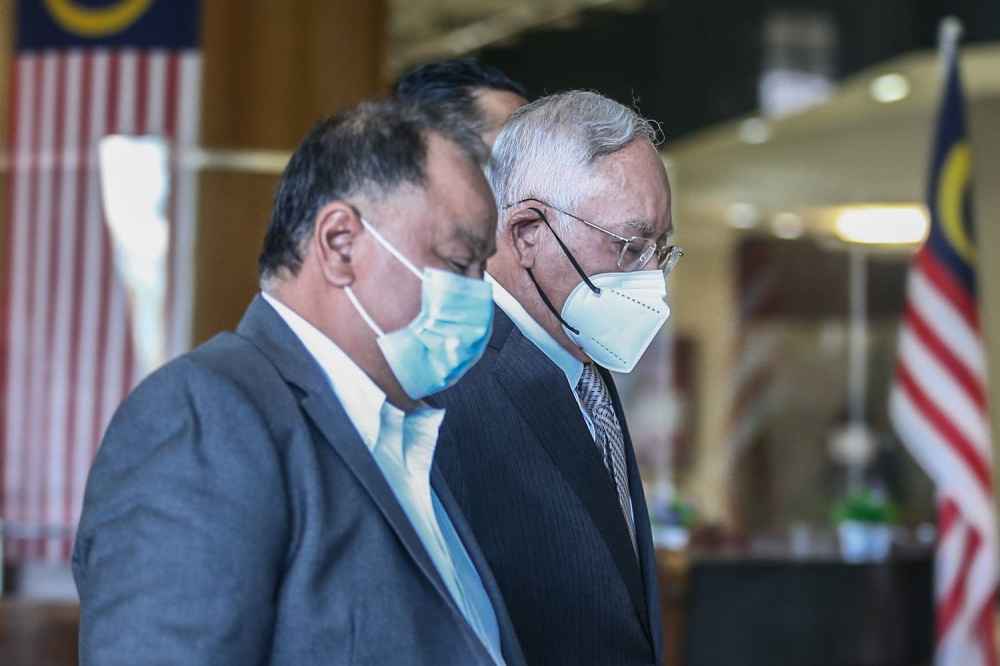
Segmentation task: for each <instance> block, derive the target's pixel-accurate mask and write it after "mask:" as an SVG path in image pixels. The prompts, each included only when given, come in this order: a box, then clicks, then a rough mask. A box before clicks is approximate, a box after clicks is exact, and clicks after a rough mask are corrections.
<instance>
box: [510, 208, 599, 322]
mask: <svg viewBox="0 0 1000 666" xmlns="http://www.w3.org/2000/svg"><path fill="white" fill-rule="evenodd" d="M528 210H530V211H534V212H535V213H537V214H538V217H539V218H540V219H541V220H542V222H544V223H545V226H547V227H548V228H549V231H551V232H552V235H553V236H555V239H556V242H557V243H559V247H561V248H562V251H563V253H564V254H565V255H566V256H567V257H568V258H569V260H570V262H571V263H572V264H573V268H575V269H576V272H577V273H579V274H580V276H581V277H582V278H583V280H584V282H586V283H587V286H588V287H590V288H591V289H593V290H594V293H595V294H598V295H599V294H600V293H601V290H600V289H598V288H597V287H595V286H594V285H593V283H592V282H591V281H590V278H588V277H587V274H586V273H584V272H583V270H582V269H581V268H580V265H579V264H578V263H576V259H574V258H573V255H572V253H570V251H569V248H567V247H566V246H565V245H563V242H562V241H561V240H560V239H559V236H558V234H556V231H555V229H553V228H552V225H551V224H549V221H548V220H547V219H546V218H545V213H543V212H542V211H541V210H540V209H538V208H534V207H532V208H528ZM525 270H526V271H528V277H529V278H531V282H532V284H534V285H535V290H536V291H537V292H538V295H539V296H540V297H541V299H542V302H543V303H545V307H547V308H548V309H549V312H551V313H552V314H553V315H554V316H555V318H556V319H558V320H559V323H560V324H562V325H563V326H565V327H566V328H568V329H569V330H571V331H573V335H580V329H578V328H576V327H575V326H573V325H571V324H570V323H569V322H568V321H566V320H565V319H563V318H562V315H560V314H559V311H558V310H556V306H554V305H552V301H550V300H549V297H548V296H546V295H545V292H544V291H542V288H541V287H540V286H539V285H538V280H536V279H535V274H534V273H533V272H532V270H531V269H530V268H526V269H525Z"/></svg>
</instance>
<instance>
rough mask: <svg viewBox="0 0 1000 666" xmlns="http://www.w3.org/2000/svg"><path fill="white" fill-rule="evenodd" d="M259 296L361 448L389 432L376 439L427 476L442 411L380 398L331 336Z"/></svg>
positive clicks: (379, 391) (382, 395)
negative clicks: (317, 372)
mask: <svg viewBox="0 0 1000 666" xmlns="http://www.w3.org/2000/svg"><path fill="white" fill-rule="evenodd" d="M262 295H263V297H264V300H266V301H267V302H268V303H269V304H270V305H271V307H273V308H274V309H275V311H276V312H277V313H278V314H279V315H280V316H281V318H282V319H283V320H284V321H285V323H286V324H288V326H289V328H291V329H292V332H293V333H295V335H296V336H297V337H298V338H299V340H301V341H302V344H303V345H305V348H306V350H307V351H308V352H309V354H310V355H311V356H312V357H313V358H314V359H315V360H316V363H318V364H319V367H320V369H321V370H322V371H323V374H324V375H325V376H326V379H327V382H329V384H330V388H332V389H333V392H334V394H335V395H336V396H337V399H338V400H339V401H340V404H341V406H342V407H343V408H344V411H345V412H346V413H347V418H349V419H350V420H351V423H353V424H354V427H355V429H357V431H358V434H359V435H361V439H362V441H364V443H365V446H367V447H368V448H369V450H371V451H372V452H374V451H375V446H376V445H377V444H378V443H379V438H380V436H382V435H383V433H384V432H391V433H392V435H393V436H391V437H383V440H382V443H384V444H388V445H390V446H391V447H393V448H395V447H398V450H396V451H394V452H390V454H394V455H396V456H397V457H398V458H400V459H401V462H402V463H403V464H404V465H405V466H406V468H407V469H409V470H410V471H411V473H416V472H418V471H419V472H421V473H423V471H424V469H425V468H426V473H427V474H429V473H430V468H431V464H432V461H433V459H434V451H435V449H436V448H437V439H438V430H439V429H440V427H441V421H442V420H443V419H444V413H445V412H444V410H443V409H432V408H431V407H429V406H428V405H427V403H424V402H421V403H420V404H419V405H418V406H417V409H416V410H414V411H413V412H410V413H409V414H405V413H404V412H403V411H402V410H401V409H399V408H398V407H395V406H393V405H391V404H390V403H389V402H388V401H387V400H386V398H385V393H384V392H383V391H382V389H380V388H379V387H378V385H376V384H375V382H373V381H372V379H371V377H369V376H368V375H367V374H366V373H365V371H364V370H362V369H361V368H360V367H359V366H358V364H357V363H355V362H354V361H352V360H351V357H350V356H348V355H347V354H345V353H344V351H343V350H342V349H341V348H340V347H338V346H337V345H336V343H335V342H334V341H333V340H331V339H330V338H328V337H327V336H326V335H324V334H323V332H322V331H320V330H319V329H318V328H316V327H315V326H313V325H312V324H310V323H309V322H308V321H306V320H305V319H304V318H302V316H300V315H299V314H298V313H296V312H295V311H294V310H292V309H291V308H290V307H288V306H287V305H285V304H284V303H282V302H281V301H279V300H278V299H276V298H274V297H273V296H271V295H270V294H267V293H264V294H262Z"/></svg>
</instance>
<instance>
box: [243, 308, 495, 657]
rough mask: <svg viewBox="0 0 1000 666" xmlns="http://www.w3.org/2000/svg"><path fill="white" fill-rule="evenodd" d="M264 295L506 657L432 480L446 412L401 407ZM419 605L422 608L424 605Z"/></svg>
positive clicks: (454, 590)
mask: <svg viewBox="0 0 1000 666" xmlns="http://www.w3.org/2000/svg"><path fill="white" fill-rule="evenodd" d="M263 296H264V299H265V300H266V301H267V302H268V303H269V304H270V305H271V306H272V307H273V308H274V309H275V310H276V311H277V312H278V314H279V315H280V316H281V318H282V319H284V320H285V323H286V324H288V326H289V327H290V328H291V329H292V331H293V332H294V333H295V335H296V336H298V338H299V340H301V341H302V344H303V345H305V347H306V349H307V350H308V351H309V353H310V354H311V355H312V356H313V358H314V359H315V360H316V362H317V363H318V364H319V366H320V368H321V369H322V370H323V374H324V375H325V376H326V378H327V381H329V383H330V386H331V388H333V392H334V393H335V394H336V396H337V399H338V400H340V404H341V405H342V406H343V408H344V411H345V412H346V413H347V416H348V418H350V419H351V422H352V423H353V424H354V427H355V428H356V429H357V431H358V434H360V435H361V439H362V440H363V441H364V443H365V445H366V446H367V447H368V449H369V450H370V451H371V453H372V456H373V457H374V458H375V462H376V463H378V466H379V469H381V470H382V474H383V475H385V478H386V481H388V483H389V486H390V487H391V488H392V491H393V493H394V494H395V495H396V499H398V500H399V503H400V505H401V506H402V507H403V510H404V511H405V512H406V515H407V516H408V517H409V519H410V523H411V524H412V525H413V529H414V530H415V531H416V533H417V535H418V536H419V537H420V540H421V541H422V542H423V544H424V547H425V548H426V549H427V553H428V554H429V555H430V557H431V560H433V562H434V565H435V567H437V570H438V573H439V574H441V578H442V579H443V580H444V583H445V585H446V586H447V588H448V591H449V592H450V593H451V596H452V598H454V600H455V603H456V604H457V605H458V607H459V609H460V610H461V611H462V614H463V615H464V616H465V619H466V620H467V621H468V622H469V624H470V626H471V627H472V629H473V630H474V631H475V632H476V634H477V635H478V636H479V638H480V640H481V641H482V642H483V645H484V646H485V647H486V648H487V650H489V652H490V654H491V656H492V657H493V659H494V661H496V663H498V664H503V663H504V661H503V656H502V652H501V645H500V629H499V625H498V624H497V619H496V613H495V611H494V609H493V603H492V602H491V601H490V598H489V595H488V594H487V593H486V589H485V588H484V587H483V582H482V579H481V578H480V577H479V572H478V571H477V570H476V567H475V565H473V563H472V560H471V559H470V558H469V554H468V552H467V551H466V550H465V546H464V545H463V544H462V541H461V539H460V538H459V536H458V533H457V532H455V527H454V525H453V524H452V522H451V518H449V516H448V513H447V512H446V511H445V510H444V507H442V506H441V502H440V501H439V500H438V497H437V493H435V492H434V489H433V488H432V487H431V467H432V465H433V461H434V451H435V449H436V448H437V441H438V430H439V428H440V427H441V421H442V420H443V419H444V414H445V411H444V410H443V409H432V408H431V407H429V406H427V405H426V404H425V403H421V404H420V406H418V408H417V409H416V410H414V411H413V412H411V413H409V414H407V413H404V412H403V411H402V410H400V409H398V408H396V407H394V406H393V405H391V404H390V403H389V402H388V401H387V400H386V396H385V393H383V392H382V390H381V389H380V388H379V387H378V386H376V385H375V382H373V381H372V380H371V378H370V377H369V376H368V375H367V374H365V372H364V371H363V370H362V369H361V368H360V367H358V365H357V364H356V363H354V361H352V360H351V359H350V357H348V356H347V354H345V353H344V352H343V351H342V350H341V349H340V348H339V347H338V346H337V345H336V344H335V343H334V342H333V341H332V340H330V338H328V337H327V336H326V335H324V334H323V333H322V332H321V331H319V329H317V328H315V327H314V326H313V325H312V324H310V323H309V322H307V321H306V320H305V319H303V318H302V317H301V316H299V315H298V314H296V313H295V312H294V311H292V310H291V309H290V308H289V307H288V306H286V305H284V304H283V303H281V302H280V301H278V300H277V299H275V298H274V297H272V296H270V295H268V294H263ZM387 601H388V602H389V603H391V600H387ZM413 610H414V612H415V613H419V612H420V609H418V608H415V609H413Z"/></svg>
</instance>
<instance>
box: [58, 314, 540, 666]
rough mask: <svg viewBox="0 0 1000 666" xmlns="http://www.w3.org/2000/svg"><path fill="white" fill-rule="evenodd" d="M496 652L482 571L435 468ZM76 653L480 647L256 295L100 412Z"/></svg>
mask: <svg viewBox="0 0 1000 666" xmlns="http://www.w3.org/2000/svg"><path fill="white" fill-rule="evenodd" d="M433 485H434V487H435V489H436V491H437V493H438V497H439V499H440V500H441V503H442V505H443V506H444V508H445V510H446V511H447V512H448V514H449V515H450V516H451V519H452V521H453V522H454V525H455V529H456V531H457V532H458V534H459V536H460V537H461V538H462V540H463V542H464V544H465V547H466V549H467V550H468V552H469V555H470V557H471V558H472V561H473V563H474V564H475V565H476V567H477V569H478V570H479V573H480V575H481V577H482V580H483V585H484V586H485V588H486V591H487V593H488V594H489V596H490V599H491V600H492V601H493V606H494V608H495V610H496V615H497V620H498V621H499V625H500V632H501V641H502V646H503V653H504V657H505V659H506V661H507V663H508V664H512V665H517V664H523V663H524V661H523V657H522V655H521V652H520V649H519V648H518V645H517V640H516V638H515V636H514V632H513V629H512V626H511V622H510V619H509V616H508V615H507V611H506V610H505V607H504V603H503V601H502V599H501V596H500V594H499V591H498V588H497V585H496V582H495V580H494V578H493V576H492V575H491V573H490V571H489V568H488V567H487V565H486V563H485V560H484V558H483V556H482V553H481V551H480V550H479V548H478V547H477V546H476V543H475V540H474V538H473V537H472V534H471V532H470V531H469V528H468V525H467V524H466V522H465V521H464V520H463V519H462V517H461V514H460V511H459V509H458V507H457V505H456V504H455V501H454V499H453V498H452V496H451V494H450V493H449V492H448V489H447V487H446V486H445V484H444V483H442V481H441V479H440V478H435V479H434V482H433ZM73 573H74V576H75V578H76V583H77V587H78V589H79V592H80V601H81V611H82V613H81V624H80V661H81V663H82V664H84V665H89V664H93V665H94V666H110V665H115V664H130V665H133V664H143V665H144V666H151V665H154V664H177V665H178V666H181V665H183V666H194V665H200V664H205V665H208V664H212V665H213V666H215V665H220V666H230V665H231V666H248V665H251V664H283V665H287V666H320V665H321V664H322V665H324V666H328V665H331V664H338V665H339V664H373V665H374V664H378V665H383V664H421V665H426V666H442V665H447V664H462V665H464V664H492V663H493V662H492V659H490V657H489V655H488V653H487V651H486V650H485V648H484V647H483V645H482V644H481V643H480V641H479V639H478V637H477V636H476V634H475V633H474V632H473V631H472V629H471V628H470V627H469V625H468V623H467V622H466V621H465V619H464V617H463V616H462V614H461V612H460V611H459V609H458V607H457V606H456V605H455V603H454V601H453V600H452V598H451V596H450V594H449V593H448V590H447V588H446V587H445V585H444V583H443V581H442V580H441V577H440V576H439V575H438V573H437V570H436V569H435V567H434V564H433V562H432V560H431V558H430V556H429V555H428V554H427V552H426V550H425V549H424V547H423V544H422V543H421V541H420V539H419V537H418V536H417V534H416V532H415V531H414V529H413V527H412V526H411V524H410V522H409V521H408V519H407V517H406V514H405V513H404V512H403V509H402V508H401V507H400V505H399V503H398V502H397V501H396V498H395V496H394V495H393V492H392V490H391V488H390V487H389V485H388V483H387V482H386V480H385V478H384V477H383V475H382V473H381V471H380V470H379V468H378V465H377V464H376V462H375V460H374V458H373V457H372V455H371V453H370V452H369V451H368V449H367V447H366V446H365V445H364V443H363V442H362V440H361V438H360V436H359V435H358V433H357V431H356V430H355V429H354V427H353V426H352V424H351V422H350V421H349V420H348V418H347V415H346V414H345V412H344V410H343V409H342V408H341V406H340V403H339V402H338V401H337V399H336V397H335V395H334V393H333V391H332V389H331V388H330V386H329V384H328V383H327V381H326V378H325V377H324V376H323V374H322V372H321V370H320V368H319V366H318V364H317V363H316V362H315V361H314V360H313V358H312V357H311V356H310V355H309V353H308V351H307V350H306V349H305V347H304V346H303V345H302V344H301V342H300V341H299V339H298V338H297V337H296V336H295V334H294V333H293V332H292V331H291V329H289V328H288V326H287V325H286V324H285V322H284V321H283V320H282V319H281V318H280V316H279V315H278V314H277V313H276V312H275V311H274V309H273V308H271V306H270V305H268V304H267V303H266V301H264V300H263V299H262V298H261V297H259V296H258V297H257V298H256V299H255V300H254V302H253V303H252V304H251V305H250V308H249V310H248V311H247V314H246V316H245V317H244V319H243V322H242V323H241V324H240V326H239V329H238V330H237V332H236V333H226V334H222V335H220V336H218V337H216V338H215V339H213V340H212V341H210V342H209V343H207V344H205V345H204V346H202V347H200V348H198V349H197V350H195V351H194V352H192V353H190V354H187V355H185V356H183V357H181V358H180V359H178V360H176V361H174V362H173V363H170V364H169V365H167V366H166V367H165V368H163V369H161V370H160V371H158V372H156V373H155V374H154V375H153V376H152V377H150V378H149V379H148V380H147V381H145V382H143V384H142V385H140V386H139V388H137V389H136V390H135V391H134V392H133V393H132V394H131V395H130V396H129V397H128V399H127V400H126V401H125V403H124V404H123V405H122V407H121V408H120V409H119V411H118V413H117V414H116V415H115V417H114V419H113V421H112V423H111V426H110V427H109V429H108V431H107V434H106V435H105V438H104V442H103V443H102V445H101V448H100V451H99V452H98V455H97V459H96V461H95V462H94V467H93V469H92V471H91V475H90V479H89V481H88V484H87V491H86V498H85V504H84V510H83V517H82V520H81V523H80V529H79V533H78V536H77V542H76V547H75V549H74V552H73Z"/></svg>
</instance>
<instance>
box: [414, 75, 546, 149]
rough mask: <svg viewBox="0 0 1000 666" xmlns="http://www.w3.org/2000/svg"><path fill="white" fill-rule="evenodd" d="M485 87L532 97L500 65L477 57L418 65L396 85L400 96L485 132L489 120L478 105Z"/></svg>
mask: <svg viewBox="0 0 1000 666" xmlns="http://www.w3.org/2000/svg"><path fill="white" fill-rule="evenodd" d="M483 89H486V90H500V91H507V92H512V93H515V94H517V95H520V96H521V97H527V96H528V93H527V91H526V90H525V89H524V86H522V85H521V84H520V83H518V82H516V81H514V80H513V79H511V78H510V77H509V76H507V75H506V74H504V73H503V72H502V71H500V69H499V68H498V67H494V66H493V65H488V64H486V63H483V62H478V61H476V60H446V61H445V62H435V63H432V64H430V65H424V66H422V67H417V68H416V69H414V70H413V71H411V72H410V73H409V74H407V75H406V76H404V77H403V78H402V79H400V81H399V84H398V85H397V86H396V97H398V98H399V99H403V100H409V101H415V102H419V103H421V104H425V105H427V106H429V107H432V108H435V109H438V111H439V113H441V114H442V115H445V116H451V117H453V118H454V117H457V118H458V119H460V120H462V121H464V122H466V123H468V124H469V125H470V126H471V127H472V128H473V129H474V130H475V131H477V132H482V131H483V130H485V129H486V128H485V127H484V126H483V125H484V123H485V122H486V119H485V118H482V117H481V115H480V113H479V109H477V108H476V98H475V94H476V92H477V91H480V90H483Z"/></svg>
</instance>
